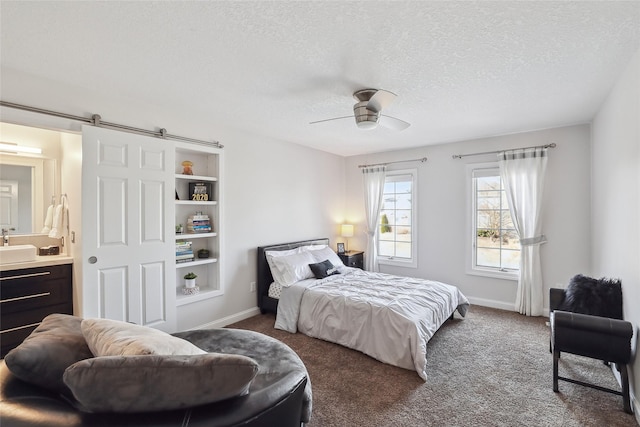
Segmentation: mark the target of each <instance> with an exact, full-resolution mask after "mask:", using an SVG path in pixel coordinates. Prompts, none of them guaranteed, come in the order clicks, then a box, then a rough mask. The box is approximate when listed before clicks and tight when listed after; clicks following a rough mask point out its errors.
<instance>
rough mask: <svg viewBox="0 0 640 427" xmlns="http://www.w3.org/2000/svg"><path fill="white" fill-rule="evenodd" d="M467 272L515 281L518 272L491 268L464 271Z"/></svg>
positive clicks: (517, 277)
mask: <svg viewBox="0 0 640 427" xmlns="http://www.w3.org/2000/svg"><path fill="white" fill-rule="evenodd" d="M466 273H467V274H469V275H471V276H482V277H492V278H494V279H503V280H512V281H514V282H517V281H518V279H519V277H520V274H519V273H506V272H502V271H492V270H480V269H476V270H470V269H468V270H467V271H466Z"/></svg>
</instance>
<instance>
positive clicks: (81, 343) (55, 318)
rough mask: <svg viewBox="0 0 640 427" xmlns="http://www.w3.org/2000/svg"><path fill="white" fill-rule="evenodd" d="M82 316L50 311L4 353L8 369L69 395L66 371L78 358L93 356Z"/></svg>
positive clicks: (20, 376)
mask: <svg viewBox="0 0 640 427" xmlns="http://www.w3.org/2000/svg"><path fill="white" fill-rule="evenodd" d="M80 322H82V319H81V318H80V317H74V316H70V315H67V314H50V315H49V316H47V317H45V318H44V319H43V320H42V322H41V323H40V325H39V326H38V327H37V328H36V329H35V330H34V331H33V332H32V333H31V335H29V336H28V337H27V338H25V340H24V341H23V342H22V344H20V345H19V346H18V347H16V348H14V349H13V350H11V351H10V352H9V353H8V354H7V355H6V356H5V359H4V360H5V363H6V365H7V368H9V370H10V371H11V373H12V374H13V375H15V376H16V377H18V378H20V379H21V380H23V381H26V382H29V383H32V384H35V385H38V386H41V387H44V388H48V389H49V390H53V391H55V392H58V393H64V394H70V391H69V389H68V388H67V386H66V385H65V384H64V382H63V379H62V375H63V374H64V370H65V369H67V367H69V366H70V365H72V364H74V363H76V362H78V361H79V360H83V359H88V358H90V357H93V354H91V350H89V347H87V344H86V342H85V339H84V336H83V335H82V330H81V329H80Z"/></svg>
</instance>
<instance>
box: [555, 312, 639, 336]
mask: <svg viewBox="0 0 640 427" xmlns="http://www.w3.org/2000/svg"><path fill="white" fill-rule="evenodd" d="M552 325H553V326H554V328H567V329H573V330H576V331H588V332H593V333H599V334H607V335H613V336H617V337H623V338H625V339H631V337H632V336H633V326H632V325H631V323H630V322H627V321H626V320H618V319H611V318H609V317H599V316H591V315H588V314H580V313H571V312H569V311H562V310H556V311H555V312H554V313H553V320H552Z"/></svg>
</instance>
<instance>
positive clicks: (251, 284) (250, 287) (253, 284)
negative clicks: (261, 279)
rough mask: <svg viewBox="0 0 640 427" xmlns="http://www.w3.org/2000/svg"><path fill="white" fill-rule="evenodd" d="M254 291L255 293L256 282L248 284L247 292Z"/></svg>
mask: <svg viewBox="0 0 640 427" xmlns="http://www.w3.org/2000/svg"><path fill="white" fill-rule="evenodd" d="M255 291H256V282H251V283H249V292H255Z"/></svg>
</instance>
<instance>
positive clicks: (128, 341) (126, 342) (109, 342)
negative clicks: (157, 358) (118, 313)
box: [81, 319, 206, 356]
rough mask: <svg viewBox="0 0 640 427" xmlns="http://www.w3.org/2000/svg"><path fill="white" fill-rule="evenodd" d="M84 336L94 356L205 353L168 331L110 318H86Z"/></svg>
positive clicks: (83, 326) (83, 329) (83, 322)
mask: <svg viewBox="0 0 640 427" xmlns="http://www.w3.org/2000/svg"><path fill="white" fill-rule="evenodd" d="M81 327H82V333H83V334H84V338H85V339H86V341H87V345H88V346H89V348H90V349H91V352H92V353H93V354H94V355H95V356H139V355H144V354H147V355H149V354H157V355H190V354H205V353H206V351H204V350H202V349H200V348H198V347H196V346H195V345H193V344H191V343H190V342H189V341H185V340H183V339H181V338H176V337H173V336H171V335H169V334H167V333H166V332H162V331H160V330H158V329H153V328H148V327H146V326H140V325H135V324H133V323H127V322H121V321H119V320H111V319H85V320H83V321H82V326H81Z"/></svg>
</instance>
